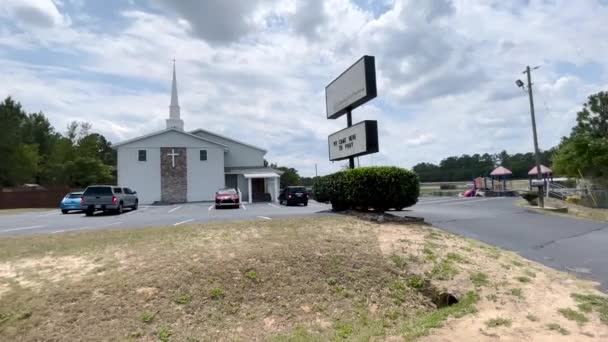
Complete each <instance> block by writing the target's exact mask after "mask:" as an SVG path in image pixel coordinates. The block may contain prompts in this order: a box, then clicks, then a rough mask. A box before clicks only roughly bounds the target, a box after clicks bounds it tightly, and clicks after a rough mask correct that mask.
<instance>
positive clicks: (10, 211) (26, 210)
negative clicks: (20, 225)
mask: <svg viewBox="0 0 608 342" xmlns="http://www.w3.org/2000/svg"><path fill="white" fill-rule="evenodd" d="M49 210H53V209H51V208H19V209H0V215H15V214H24V213H31V212H38V211H49ZM57 210H59V209H57Z"/></svg>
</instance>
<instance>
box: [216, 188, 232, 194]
mask: <svg viewBox="0 0 608 342" xmlns="http://www.w3.org/2000/svg"><path fill="white" fill-rule="evenodd" d="M217 194H218V195H236V190H234V189H221V190H218V191H217Z"/></svg>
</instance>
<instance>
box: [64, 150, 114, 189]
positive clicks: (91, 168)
mask: <svg viewBox="0 0 608 342" xmlns="http://www.w3.org/2000/svg"><path fill="white" fill-rule="evenodd" d="M65 169H66V172H67V173H68V174H69V175H70V183H71V185H72V186H76V187H81V188H84V187H86V186H88V185H90V184H94V183H97V184H100V183H108V182H111V181H112V168H111V167H110V166H108V165H105V164H104V163H102V162H101V160H99V159H97V158H90V157H76V159H74V160H73V161H69V162H67V163H66V165H65Z"/></svg>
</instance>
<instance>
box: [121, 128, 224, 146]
mask: <svg viewBox="0 0 608 342" xmlns="http://www.w3.org/2000/svg"><path fill="white" fill-rule="evenodd" d="M167 132H176V133H179V134H183V135H184V136H188V137H190V138H194V139H198V140H201V141H204V142H208V143H212V144H215V145H218V146H221V147H223V148H224V149H226V150H227V149H228V146H226V145H224V144H220V143H218V142H215V141H213V140H209V139H205V138H203V137H199V136H198V135H196V134H191V133H187V132H184V131H180V130H179V129H176V128H167V129H164V130H162V131H157V132H153V133H150V134H146V135H142V136H140V137H137V138H133V139H130V140H125V141H121V142H119V143H117V144H114V145H112V148H117V147H120V146H123V145H127V144H130V143H133V142H136V141H139V140H143V139H147V138H151V137H154V136H157V135H161V134H165V133H167Z"/></svg>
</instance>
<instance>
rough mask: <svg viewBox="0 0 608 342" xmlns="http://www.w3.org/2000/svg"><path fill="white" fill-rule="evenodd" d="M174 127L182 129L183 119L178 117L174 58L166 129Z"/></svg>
mask: <svg viewBox="0 0 608 342" xmlns="http://www.w3.org/2000/svg"><path fill="white" fill-rule="evenodd" d="M169 128H176V129H179V130H180V131H183V130H184V121H183V120H182V119H181V118H180V111H179V100H178V98H177V76H176V73H175V59H174V60H173V81H172V82H171V104H170V105H169V119H167V129H169Z"/></svg>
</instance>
